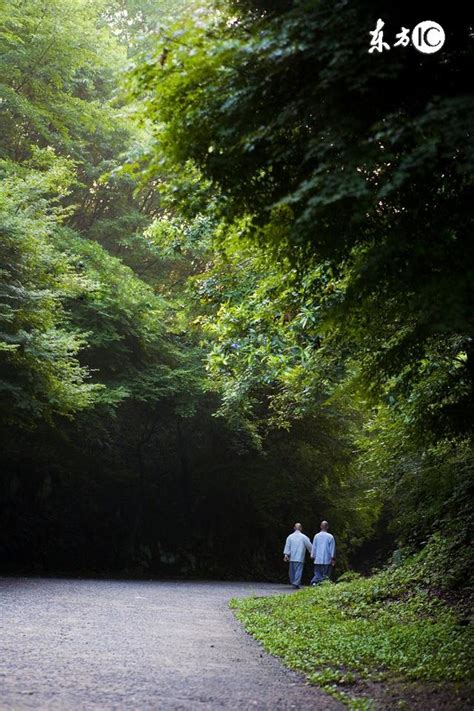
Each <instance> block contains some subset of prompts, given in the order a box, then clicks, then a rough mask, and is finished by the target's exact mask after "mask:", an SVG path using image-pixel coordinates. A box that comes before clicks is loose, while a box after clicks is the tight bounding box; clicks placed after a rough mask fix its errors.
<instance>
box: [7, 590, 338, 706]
mask: <svg viewBox="0 0 474 711" xmlns="http://www.w3.org/2000/svg"><path fill="white" fill-rule="evenodd" d="M286 590H287V588H284V587H283V586H275V585H265V584H260V583H258V584H249V583H210V582H202V583H201V582H190V583H187V582H154V581H153V582H136V581H117V580H113V581H97V580H51V579H30V578H0V614H1V618H0V624H1V636H0V708H1V709H2V710H3V709H8V710H11V709H15V711H16V710H17V709H32V708H35V709H61V710H68V709H127V710H129V709H173V710H174V709H198V710H200V709H231V708H232V709H234V710H237V709H268V710H269V711H270V709H271V710H272V711H276V710H280V709H298V710H305V709H315V710H318V711H319V710H321V711H323V710H324V711H326V710H327V711H333V710H334V711H335V710H336V709H341V708H342V707H341V706H340V704H339V703H337V702H336V701H334V700H333V699H331V698H330V697H328V696H326V695H325V694H324V693H323V692H321V691H319V690H318V689H315V688H312V687H310V686H308V685H306V684H305V683H304V681H303V679H302V678H301V677H300V676H299V675H297V674H295V673H294V672H291V671H289V670H287V669H285V668H283V667H282V666H281V664H280V663H279V662H278V661H277V660H276V659H274V658H272V657H270V656H269V655H267V654H265V653H264V652H263V651H262V649H261V648H260V646H259V645H258V644H257V643H256V642H255V641H254V640H253V639H252V638H250V637H249V636H248V635H247V634H246V633H245V632H244V631H243V630H242V629H241V627H240V625H239V623H238V622H237V621H236V620H235V618H234V616H233V614H232V612H231V611H230V610H229V608H228V601H229V599H230V598H232V597H240V596H244V595H249V594H257V595H269V594H273V593H279V592H283V591H286Z"/></svg>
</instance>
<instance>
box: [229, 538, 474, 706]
mask: <svg viewBox="0 0 474 711" xmlns="http://www.w3.org/2000/svg"><path fill="white" fill-rule="evenodd" d="M431 553H432V551H431ZM427 556H428V560H427ZM429 556H430V551H429V550H428V553H426V552H422V553H421V554H418V555H417V556H414V557H413V558H411V559H410V560H409V561H407V562H406V563H405V564H404V565H402V566H400V567H399V568H391V569H387V570H385V571H383V572H381V573H378V574H377V575H374V576H373V577H371V578H361V577H358V576H355V575H354V574H351V575H346V576H345V577H346V580H341V581H340V582H338V583H336V584H334V583H323V584H321V585H320V586H319V587H317V588H307V589H304V590H301V591H299V592H297V593H295V594H292V595H279V596H277V597H271V598H269V597H266V598H247V599H244V600H233V601H232V602H231V606H232V607H233V609H234V610H235V614H236V616H237V618H238V619H239V620H240V621H241V622H242V623H243V625H244V627H245V629H246V630H247V631H248V632H249V633H250V634H252V635H253V636H254V637H255V638H256V639H257V640H259V641H260V642H261V643H262V644H263V646H264V648H265V649H266V650H267V651H268V652H270V653H271V654H274V655H277V656H279V657H281V659H282V660H283V662H284V663H285V664H286V665H288V666H289V667H291V668H292V669H296V670H298V671H301V672H303V673H304V674H305V675H306V676H307V678H308V680H309V681H310V682H312V683H314V684H317V685H319V686H321V687H323V688H324V689H326V690H327V691H328V692H329V693H331V694H332V695H333V696H336V697H337V698H340V699H341V700H342V701H344V702H345V703H346V704H347V705H348V706H349V707H350V708H354V709H368V708H375V704H374V702H373V701H371V699H370V698H367V695H366V696H365V697H362V696H361V692H360V690H361V689H362V688H365V693H366V694H367V693H368V695H369V696H370V687H371V686H372V689H375V686H377V683H378V686H379V687H380V686H381V685H384V684H385V685H387V684H390V683H392V682H395V683H396V685H398V688H399V689H400V688H401V687H400V685H402V686H403V684H404V683H406V684H408V685H410V684H411V687H413V682H415V681H419V682H424V683H425V686H426V688H428V687H430V686H431V687H432V686H433V682H435V683H438V684H439V687H440V688H442V689H443V688H444V689H446V690H449V696H450V703H454V704H456V701H455V699H454V698H453V693H454V694H456V693H457V692H458V691H459V690H460V689H464V691H465V688H466V682H467V681H468V680H469V679H472V670H473V654H472V650H473V632H472V624H470V620H469V618H468V617H467V613H466V608H465V607H464V606H463V605H462V604H459V602H460V598H459V597H456V598H455V599H456V604H452V599H450V597H449V595H445V594H444V592H443V590H442V589H439V588H438V589H437V588H433V587H432V581H430V579H429V576H427V574H426V573H427V570H428V569H429V567H430V566H429ZM343 577H344V576H343ZM463 599H464V598H463ZM374 682H376V683H375V684H374ZM440 682H441V684H440ZM367 690H368V691H367ZM434 696H435V699H436V693H435V695H434ZM404 703H405V702H404V701H403V693H402V692H400V700H399V702H398V705H396V707H397V708H398V707H399V708H407V707H408V706H403V704H404ZM430 703H432V699H431V701H430ZM415 706H416V705H415V704H413V706H412V705H409V707H410V708H415ZM377 707H378V706H377ZM382 707H383V704H382ZM394 707H395V706H391V708H394ZM454 707H456V706H454ZM462 707H463V706H462V704H461V705H459V706H458V707H456V708H462ZM451 708H453V707H452V706H451Z"/></svg>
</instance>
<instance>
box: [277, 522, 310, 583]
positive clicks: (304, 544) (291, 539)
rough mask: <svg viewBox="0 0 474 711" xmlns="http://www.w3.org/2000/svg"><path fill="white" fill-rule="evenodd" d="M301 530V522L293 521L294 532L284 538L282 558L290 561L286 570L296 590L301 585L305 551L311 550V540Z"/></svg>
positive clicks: (286, 561)
mask: <svg viewBox="0 0 474 711" xmlns="http://www.w3.org/2000/svg"><path fill="white" fill-rule="evenodd" d="M302 531H303V526H302V525H301V523H295V525H294V532H293V533H291V534H290V535H289V536H288V538H287V539H286V543H285V548H284V549H283V560H284V561H285V563H288V562H289V563H290V567H289V570H288V575H289V578H290V583H291V585H292V586H293V587H294V588H296V590H298V588H299V587H300V585H301V578H302V577H303V568H304V559H305V555H306V551H308V553H311V550H312V547H311V541H310V540H309V538H308V536H305V534H304V533H303V532H302Z"/></svg>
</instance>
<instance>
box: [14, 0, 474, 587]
mask: <svg viewBox="0 0 474 711" xmlns="http://www.w3.org/2000/svg"><path fill="white" fill-rule="evenodd" d="M1 12H2V15H3V18H2V32H1V34H0V47H1V51H0V55H1V59H0V62H1V72H0V77H1V80H0V125H1V129H2V130H1V133H0V176H1V183H0V215H1V223H0V225H1V243H0V400H1V415H0V417H1V429H0V438H1V449H2V476H1V483H0V485H1V504H0V506H1V518H2V530H1V538H0V551H1V566H2V567H1V570H2V572H16V573H18V572H22V573H26V572H28V573H43V574H44V573H56V574H62V573H77V574H101V575H102V574H104V575H133V576H135V575H136V576H149V577H153V576H181V575H185V576H207V577H222V578H232V577H234V578H245V577H248V578H259V579H278V578H282V577H283V576H285V575H286V569H285V568H284V566H283V565H282V562H281V551H282V547H283V542H284V538H285V536H286V535H287V534H288V532H289V531H290V530H291V527H292V525H293V523H294V521H295V520H302V521H303V523H304V526H305V531H306V532H307V533H308V534H309V535H312V534H313V533H314V532H315V531H316V530H317V527H318V524H319V521H320V520H321V519H322V518H326V519H328V520H329V522H330V524H331V531H332V532H333V533H334V535H335V536H336V538H337V541H338V551H339V557H338V571H339V572H343V571H344V570H347V569H348V567H353V568H356V569H358V570H361V571H363V572H366V571H368V570H369V569H370V568H371V567H372V566H374V565H381V564H383V563H384V562H385V561H386V560H387V558H388V556H389V555H390V553H391V552H392V551H393V549H394V548H395V547H396V546H402V547H403V548H405V549H406V550H407V551H416V550H419V549H420V548H421V547H423V546H424V545H425V544H426V543H427V542H428V541H430V540H431V539H432V538H433V537H434V538H433V540H439V539H440V536H441V537H442V539H443V550H444V552H445V553H446V551H447V555H448V558H450V560H452V565H450V572H449V575H450V576H451V581H452V585H453V586H458V585H462V584H463V583H464V582H465V580H466V572H467V570H468V568H469V567H470V564H471V558H470V556H469V552H468V547H467V543H468V540H469V535H470V530H471V526H472V512H471V506H470V501H471V499H470V486H472V468H473V467H472V465H473V447H472V423H473V402H474V400H473V392H472V390H473V378H474V342H473V332H474V323H473V314H474V259H473V256H474V254H473V251H474V242H473V240H472V188H473V166H474V154H473V143H472V116H473V105H474V99H473V96H472V93H471V92H470V91H468V89H469V86H470V82H471V75H472V37H471V35H472V27H471V25H470V23H469V21H468V19H467V18H466V17H465V16H463V12H462V10H460V9H458V11H457V15H456V16H454V14H453V13H451V12H449V11H448V9H445V10H444V11H442V10H440V11H438V12H437V17H436V20H437V21H438V22H440V23H441V24H442V25H443V27H444V29H445V32H446V44H445V46H444V48H443V49H442V51H440V52H439V53H437V54H434V55H422V54H421V53H419V52H417V51H416V50H415V49H414V48H413V47H406V48H392V50H391V51H387V52H385V53H382V54H380V55H379V54H377V53H375V54H374V53H372V54H371V53H369V52H368V47H369V42H370V35H369V31H370V30H373V29H374V28H375V24H376V21H377V18H379V17H381V18H383V19H384V21H385V24H386V27H385V31H386V35H387V38H389V36H391V37H394V36H395V33H396V32H399V31H400V28H401V27H402V26H406V27H414V26H415V25H416V24H417V22H419V21H420V20H422V19H426V18H428V17H431V14H432V8H431V6H430V4H428V3H423V2H422V3H417V4H416V7H414V4H413V3H411V4H410V3H404V2H403V3H399V4H398V5H397V7H396V8H395V7H394V6H393V4H392V3H384V2H382V3H381V2H377V3H375V2H373V1H371V0H357V1H356V2H351V3H348V2H346V1H345V0H341V1H338V2H336V3H333V4H330V5H328V4H327V3H323V2H319V0H295V1H294V2H291V1H290V0H278V1H272V2H268V1H266V0H261V1H260V0H209V1H208V2H197V3H188V2H177V1H172V0H163V1H158V0H157V1H156V2H152V1H151V0H117V1H115V2H114V1H112V0H110V1H108V0H99V1H96V2H94V3H91V2H89V1H88V0H75V1H74V2H71V1H70V0H48V2H46V1H45V0H6V2H4V3H3V6H2V10H1ZM443 560H444V559H443Z"/></svg>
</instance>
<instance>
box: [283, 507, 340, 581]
mask: <svg viewBox="0 0 474 711" xmlns="http://www.w3.org/2000/svg"><path fill="white" fill-rule="evenodd" d="M320 528H321V530H320V531H319V533H317V534H316V535H315V537H314V539H313V543H311V541H310V540H309V538H308V536H305V534H304V533H303V526H302V525H301V523H295V526H294V529H295V530H294V533H292V534H291V535H289V536H288V538H287V539H286V543H285V548H284V550H283V556H284V557H283V560H284V561H285V563H287V562H289V563H290V569H289V577H290V583H291V584H292V585H293V587H294V588H299V587H300V585H301V578H302V576H303V567H304V559H305V555H306V551H308V553H309V554H310V556H311V558H312V559H313V560H314V575H313V578H312V580H311V584H312V585H317V584H318V583H321V582H322V581H323V580H329V578H330V577H331V572H332V568H333V566H334V565H335V564H336V541H335V540H334V536H332V535H331V534H330V533H328V528H329V524H328V522H327V521H322V522H321V526H320Z"/></svg>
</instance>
